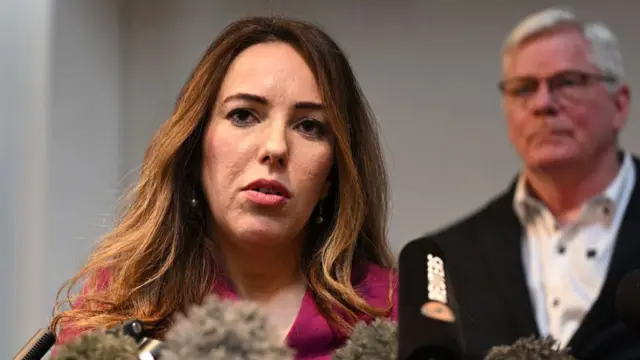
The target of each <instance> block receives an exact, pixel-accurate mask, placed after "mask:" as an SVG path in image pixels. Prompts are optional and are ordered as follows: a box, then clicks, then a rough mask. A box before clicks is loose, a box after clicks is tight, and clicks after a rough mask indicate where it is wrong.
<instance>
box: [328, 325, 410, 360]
mask: <svg viewBox="0 0 640 360" xmlns="http://www.w3.org/2000/svg"><path fill="white" fill-rule="evenodd" d="M397 358H398V325H397V324H396V322H394V321H391V320H389V319H383V318H378V319H375V320H374V321H373V322H371V323H369V324H367V323H364V322H359V323H357V324H356V325H355V326H354V328H353V331H352V333H351V336H349V338H348V339H347V342H346V344H344V346H342V347H341V348H339V349H338V350H336V352H335V353H334V354H333V357H332V360H360V359H367V360H396V359H397Z"/></svg>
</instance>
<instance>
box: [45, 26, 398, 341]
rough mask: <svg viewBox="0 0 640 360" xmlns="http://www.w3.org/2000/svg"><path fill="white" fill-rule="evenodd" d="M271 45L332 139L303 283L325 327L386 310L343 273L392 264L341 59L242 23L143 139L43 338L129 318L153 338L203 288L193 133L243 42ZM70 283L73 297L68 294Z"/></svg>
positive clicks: (290, 32) (304, 36) (294, 32)
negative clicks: (295, 67)
mask: <svg viewBox="0 0 640 360" xmlns="http://www.w3.org/2000/svg"><path fill="white" fill-rule="evenodd" d="M273 41H279V42H285V43H287V44H289V45H291V46H293V47H294V48H295V49H296V50H297V51H298V52H299V53H300V54H301V56H302V57H303V58H304V59H305V60H306V62H307V64H308V65H309V67H310V68H311V69H312V71H313V73H314V75H315V77H316V80H317V83H318V86H319V88H320V91H321V94H322V101H323V104H325V106H326V111H327V112H328V118H329V119H330V125H331V128H332V131H333V132H334V134H335V137H336V143H335V162H334V171H333V172H332V176H334V177H335V179H334V181H333V183H334V184H337V186H332V190H331V191H332V193H331V194H330V195H329V196H328V198H327V200H325V202H324V204H323V209H324V212H325V214H324V217H325V219H326V220H325V222H324V223H323V225H324V226H322V227H320V226H317V225H310V226H313V228H312V230H313V231H310V232H309V233H310V234H311V236H310V237H311V238H310V239H308V240H307V241H306V243H305V251H304V252H303V257H304V258H303V267H304V271H305V275H306V278H307V282H308V286H309V288H310V290H311V291H312V293H313V295H314V298H315V301H316V303H317V305H318V308H319V310H320V311H321V312H322V313H323V315H324V316H325V317H326V318H327V320H328V321H329V323H330V324H331V326H332V327H334V329H336V330H339V331H346V332H348V331H350V330H351V329H352V327H353V325H354V324H355V323H356V321H357V320H358V319H359V317H360V316H363V315H364V316H370V317H375V316H382V315H385V314H387V313H388V311H389V309H390V307H391V298H392V297H391V296H392V294H391V291H392V288H391V287H390V291H389V306H388V307H387V308H376V307H373V306H371V305H369V304H368V303H367V302H366V301H365V299H363V298H362V297H361V296H360V295H359V294H358V293H357V291H356V289H355V288H356V287H357V284H354V281H353V279H352V269H353V268H355V266H357V265H358V264H361V263H363V262H371V263H374V264H377V265H380V266H382V267H387V268H393V267H394V260H393V256H392V254H391V251H390V250H389V247H388V244H387V240H386V232H387V209H388V182H387V173H386V169H385V166H384V159H383V154H382V151H381V147H380V142H379V137H378V130H377V122H376V120H375V118H374V115H373V114H372V111H371V109H370V107H369V105H368V104H367V101H366V99H365V97H364V95H363V94H362V90H361V88H360V86H359V84H358V82H357V80H356V78H355V76H354V73H353V70H352V69H351V66H350V65H349V62H348V60H347V58H346V56H345V55H344V53H343V51H342V50H341V49H340V48H339V46H338V45H337V44H336V43H335V42H334V41H333V40H332V39H331V38H330V37H329V36H328V35H327V34H326V33H325V32H323V31H322V30H321V29H320V28H318V27H316V26H315V25H312V24H310V23H306V22H302V21H297V20H292V19H286V18H281V17H250V18H245V19H242V20H239V21H235V22H233V23H231V24H230V25H228V26H227V27H226V28H225V29H224V30H223V31H222V33H221V34H220V35H219V36H218V37H217V39H215V40H214V41H213V42H212V44H211V45H210V46H209V48H208V49H207V50H206V52H205V53H204V55H203V57H202V59H201V60H200V62H199V64H198V65H197V66H196V67H195V69H194V70H193V72H192V73H191V75H190V77H189V79H188V81H187V83H186V84H185V86H184V87H183V89H182V91H181V93H180V96H179V98H178V101H177V103H176V106H175V110H174V112H173V114H172V115H171V117H170V118H169V119H168V120H167V121H166V122H165V123H164V124H163V125H162V126H161V127H160V128H159V129H158V130H157V132H156V133H155V135H154V136H153V139H152V141H151V143H150V145H149V147H148V149H147V151H146V153H145V157H144V160H143V164H142V168H141V173H140V180H139V182H138V183H137V185H136V186H135V187H134V188H133V189H132V190H131V191H130V193H129V199H130V200H129V201H126V202H125V204H127V205H126V206H125V208H124V212H123V215H122V216H121V217H120V218H119V220H118V222H117V224H116V226H115V228H114V229H113V230H112V231H111V232H110V233H108V234H106V236H104V238H103V239H102V240H101V241H100V243H99V244H98V246H97V247H96V249H95V250H94V251H93V253H92V254H91V256H90V257H89V260H88V263H87V264H86V265H85V266H84V268H82V269H81V270H80V271H79V272H78V273H77V274H76V275H75V276H74V277H73V278H72V279H70V280H69V281H68V282H67V283H65V285H64V286H62V287H61V289H60V291H59V292H58V300H59V301H58V302H57V304H56V308H55V310H54V317H53V320H52V321H51V324H50V328H51V329H52V330H58V331H59V330H60V328H61V326H62V327H64V326H66V324H69V325H70V326H72V327H74V328H77V329H92V328H102V327H106V328H108V327H111V326H113V325H115V324H117V323H119V322H121V321H124V320H126V319H129V318H137V319H139V320H141V321H143V322H144V323H145V326H146V327H148V328H149V329H150V334H151V335H152V336H154V337H158V338H162V336H163V334H164V332H165V331H166V328H167V327H168V326H169V322H170V320H169V319H170V318H171V315H172V314H173V313H175V312H177V311H184V310H185V309H186V307H187V306H188V305H189V304H192V303H200V302H201V301H202V300H203V298H204V296H205V295H206V294H207V293H209V292H210V291H211V285H212V283H213V281H215V264H214V260H213V257H212V254H211V252H210V251H209V249H210V247H209V246H208V245H207V242H209V241H212V240H213V241H215V239H211V240H210V239H209V238H208V237H206V236H205V233H204V229H205V227H206V224H205V219H206V218H207V216H206V214H207V212H208V211H209V210H208V208H207V207H206V205H204V206H197V207H193V206H191V204H190V202H191V199H193V198H194V196H195V197H199V198H201V199H202V198H203V197H202V189H201V186H202V185H201V181H200V172H201V167H202V135H203V131H204V128H205V126H206V124H207V122H208V121H209V119H210V117H211V112H212V109H213V107H214V102H215V99H216V98H217V95H218V91H219V89H220V86H221V83H222V81H223V78H224V76H225V74H226V72H227V69H228V67H229V65H230V63H231V62H232V61H233V60H234V58H235V57H236V56H237V55H238V54H239V53H240V52H242V51H243V50H245V49H246V48H248V47H249V46H251V45H254V44H258V43H264V42H273ZM201 203H203V204H204V203H205V202H204V201H201ZM310 223H313V222H310ZM78 284H82V285H83V290H82V292H81V293H80V294H79V295H75V296H72V295H71V293H72V288H74V287H75V286H76V285H78ZM185 284H186V285H187V286H185ZM65 289H66V299H64V300H60V297H61V294H62V293H63V292H64V290H65ZM66 306H70V308H67V309H66V310H63V307H66Z"/></svg>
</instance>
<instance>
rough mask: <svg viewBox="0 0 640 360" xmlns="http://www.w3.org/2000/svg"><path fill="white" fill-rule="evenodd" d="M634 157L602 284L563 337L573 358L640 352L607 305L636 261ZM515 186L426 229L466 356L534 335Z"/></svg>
mask: <svg viewBox="0 0 640 360" xmlns="http://www.w3.org/2000/svg"><path fill="white" fill-rule="evenodd" d="M634 163H635V167H636V173H637V175H638V176H637V179H636V184H635V188H634V190H633V193H632V195H631V199H630V201H629V205H628V207H627V210H626V212H625V215H624V218H623V221H622V224H621V227H620V230H619V232H618V237H617V241H616V245H615V250H614V254H613V258H612V259H611V265H610V267H609V271H608V274H607V277H606V280H605V284H604V286H603V289H602V291H601V293H600V295H599V297H598V298H597V300H596V302H595V303H594V305H593V306H592V308H591V309H590V311H589V312H588V313H587V315H586V317H585V319H584V320H583V322H582V324H581V326H580V327H579V328H578V330H577V331H576V333H575V334H574V336H573V338H572V339H571V341H570V343H569V346H570V347H571V348H572V349H573V352H572V353H573V355H574V356H575V357H576V358H577V359H579V360H609V359H611V360H631V359H636V360H637V359H640V334H634V333H632V332H631V331H629V330H627V329H626V328H625V326H624V325H623V324H622V323H621V322H620V321H618V319H617V317H616V314H615V310H614V301H615V294H616V289H617V286H618V283H619V282H620V280H621V278H622V277H623V276H624V275H625V274H627V273H628V272H630V271H632V270H635V269H638V268H640V161H639V159H638V158H634ZM514 191H515V182H514V184H512V186H511V187H510V188H509V189H508V190H507V191H506V192H504V193H502V194H500V195H498V196H497V197H495V198H494V199H493V200H492V201H490V202H489V203H488V204H487V205H486V206H484V207H483V208H482V209H481V210H479V211H477V212H476V213H474V214H472V215H470V216H469V217H467V218H465V219H463V220H461V221H459V222H457V223H456V224H454V225H452V226H450V227H448V228H446V229H444V230H441V231H439V232H437V233H435V234H432V235H429V236H426V238H430V239H432V240H435V241H436V242H437V243H438V244H439V245H440V246H441V247H442V249H443V251H444V254H445V258H444V260H445V266H446V269H447V271H448V276H449V279H450V280H451V282H452V285H453V291H454V294H455V297H456V299H457V301H458V304H459V311H460V319H461V323H462V330H463V334H464V338H465V343H466V348H467V349H466V350H467V353H468V354H469V359H482V357H483V356H484V355H485V354H486V352H487V351H488V349H489V348H491V347H492V346H495V345H509V344H512V343H514V342H515V341H516V340H517V339H518V338H521V337H526V336H529V335H536V336H539V332H538V329H537V325H536V322H535V318H534V313H533V307H532V305H531V300H530V299H531V297H530V294H529V290H528V288H527V284H526V280H525V274H524V269H523V264H522V255H521V239H522V231H523V230H522V227H521V225H520V222H519V220H518V218H517V215H516V214H515V211H514V210H513V195H514ZM423 239H424V238H421V239H417V240H415V241H421V240H423ZM638 306H640V304H638Z"/></svg>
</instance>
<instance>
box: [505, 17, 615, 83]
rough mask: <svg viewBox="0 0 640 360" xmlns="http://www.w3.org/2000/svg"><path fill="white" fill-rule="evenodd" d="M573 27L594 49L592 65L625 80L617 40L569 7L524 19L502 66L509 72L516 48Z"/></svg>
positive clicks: (508, 44)
mask: <svg viewBox="0 0 640 360" xmlns="http://www.w3.org/2000/svg"><path fill="white" fill-rule="evenodd" d="M567 27H572V28H575V29H577V30H578V31H580V32H582V34H583V36H584V37H585V39H586V40H587V41H588V42H589V44H590V45H591V55H590V57H591V62H592V63H593V65H594V66H596V67H597V68H598V69H599V70H600V72H602V73H603V74H605V75H608V76H613V77H615V78H616V79H618V84H619V83H620V82H621V81H622V78H623V77H624V67H623V66H622V54H621V52H620V47H619V45H618V40H617V39H616V36H615V35H614V34H613V32H612V31H611V30H610V29H609V28H608V27H607V26H606V25H605V24H603V23H600V22H585V21H583V20H581V19H579V18H578V17H577V16H576V14H575V13H574V12H573V11H572V10H571V9H569V8H566V7H552V8H548V9H545V10H542V11H539V12H536V13H534V14H531V15H529V16H527V17H525V18H524V19H523V20H522V21H521V22H520V23H519V24H518V25H517V26H516V27H515V28H514V29H513V30H512V31H511V33H510V34H509V35H508V36H507V39H506V40H505V41H504V44H503V47H502V65H503V69H505V68H506V66H507V63H508V60H509V53H510V52H511V50H513V49H514V48H515V47H518V46H519V45H521V44H522V43H523V42H525V41H527V40H529V39H531V38H532V37H535V36H538V35H541V34H542V33H545V32H549V31H553V30H556V29H562V28H567Z"/></svg>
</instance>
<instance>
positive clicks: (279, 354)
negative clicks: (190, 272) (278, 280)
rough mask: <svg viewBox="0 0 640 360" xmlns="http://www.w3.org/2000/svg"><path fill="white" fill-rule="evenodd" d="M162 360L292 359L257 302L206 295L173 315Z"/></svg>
mask: <svg viewBox="0 0 640 360" xmlns="http://www.w3.org/2000/svg"><path fill="white" fill-rule="evenodd" d="M165 345H166V346H167V348H166V349H165V350H164V351H163V352H162V359H163V360H183V359H190V360H201V359H202V360H204V359H207V360H218V359H220V360H222V359H225V360H293V355H294V353H293V350H291V349H290V348H288V347H287V346H286V345H285V344H284V343H283V341H282V339H280V338H279V337H277V332H276V331H274V329H273V328H272V327H271V326H270V324H269V322H268V319H267V317H266V316H265V315H264V314H263V313H262V311H261V310H260V309H259V307H258V305H257V304H255V303H253V302H250V301H246V300H234V301H231V300H222V299H220V298H219V297H218V296H216V295H210V296H208V297H207V298H206V299H205V300H204V301H203V303H202V304H201V305H199V306H192V307H191V308H190V309H189V311H188V312H187V314H186V316H185V315H182V314H178V315H176V318H175V322H174V323H173V325H172V326H171V327H170V328H169V330H168V331H167V334H166V336H165Z"/></svg>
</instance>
